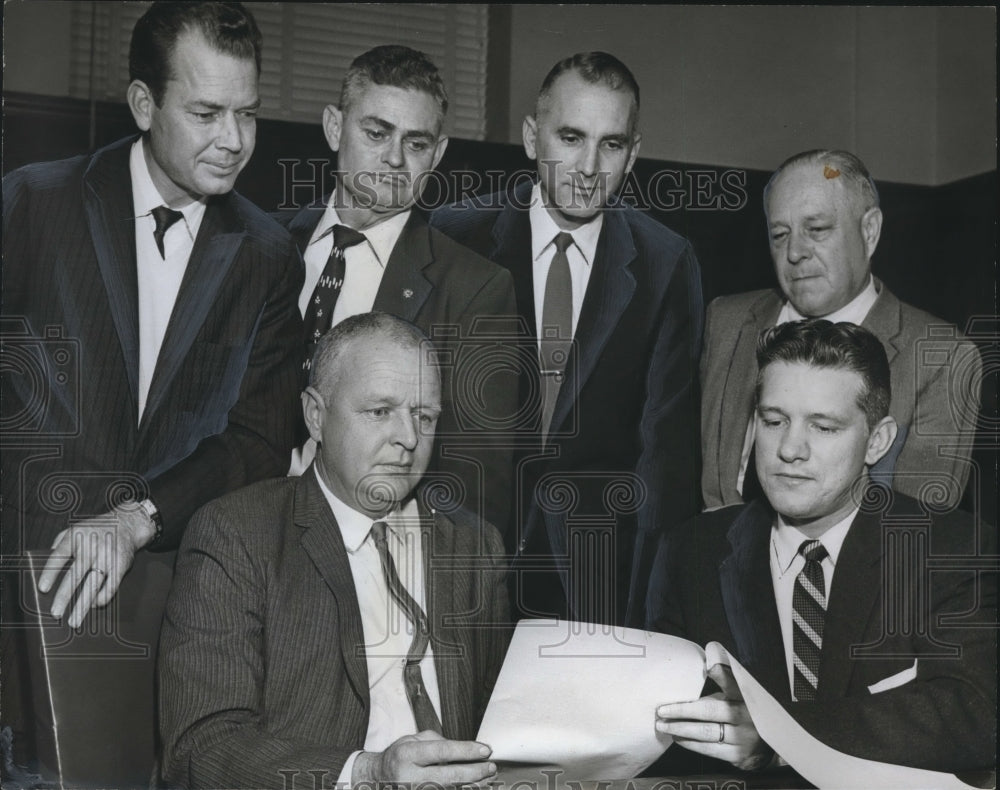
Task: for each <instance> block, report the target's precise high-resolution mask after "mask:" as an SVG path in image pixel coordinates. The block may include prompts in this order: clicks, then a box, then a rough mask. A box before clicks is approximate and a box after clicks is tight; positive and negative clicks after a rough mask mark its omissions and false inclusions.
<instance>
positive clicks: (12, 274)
mask: <svg viewBox="0 0 1000 790" xmlns="http://www.w3.org/2000/svg"><path fill="white" fill-rule="evenodd" d="M133 140H134V138H132V139H127V140H122V141H119V142H117V143H115V144H113V145H111V146H108V147H107V148H104V149H102V150H100V151H98V152H97V153H95V154H94V155H93V156H89V157H76V158H73V159H67V160H65V161H59V162H46V163H42V164H35V165H29V166H27V167H24V168H21V169H19V170H16V171H14V172H13V173H11V174H10V175H8V176H7V177H6V178H4V180H3V211H4V215H3V343H4V361H5V364H4V369H3V376H2V391H0V401H2V407H0V410H2V417H3V423H2V426H3V445H4V448H3V541H2V544H3V553H4V558H5V565H6V562H7V560H8V559H9V560H10V563H11V564H10V566H9V567H11V568H16V567H18V565H17V560H16V557H17V556H19V555H21V554H22V552H23V551H25V550H26V549H48V548H49V546H50V545H51V543H52V540H53V538H54V537H55V535H56V534H57V533H58V532H59V531H61V530H62V529H64V528H65V527H67V526H68V525H69V524H70V523H71V521H76V520H79V519H82V518H85V517H88V516H94V515H99V514H103V513H106V512H107V511H108V510H109V509H110V508H111V506H112V505H113V504H115V503H116V502H117V501H121V499H123V498H125V497H127V496H128V495H133V496H134V497H135V498H138V499H142V498H144V497H146V496H150V497H151V498H152V500H153V502H154V503H155V504H156V506H157V507H158V508H159V511H160V514H161V516H162V518H163V526H164V534H163V541H162V543H161V544H160V545H159V548H170V547H172V546H176V544H177V542H178V541H179V538H180V535H181V533H182V531H183V530H184V528H185V526H186V525H187V521H188V519H189V518H190V516H191V514H192V513H193V512H194V511H195V510H196V509H197V508H198V507H200V506H201V505H202V504H204V503H205V502H207V501H208V500H210V499H212V498H214V497H216V496H218V495H219V494H222V493H224V492H226V491H228V490H230V489H233V488H237V487H239V486H242V485H245V484H247V483H249V482H251V481H253V480H257V479H259V478H262V477H266V476H268V475H275V474H282V473H284V472H285V471H286V470H287V468H288V456H289V452H290V449H291V447H292V445H293V440H294V437H295V426H296V424H297V421H298V420H299V419H300V418H299V417H298V415H299V414H300V413H301V410H300V407H299V405H298V390H299V371H300V365H301V353H300V351H299V348H300V342H301V340H300V338H301V333H302V328H301V319H300V317H299V314H298V310H297V307H296V300H297V298H298V293H299V290H300V289H301V283H302V271H301V263H300V261H299V257H298V253H297V252H296V251H295V247H294V245H293V244H292V241H291V239H290V238H289V236H288V234H287V233H286V232H285V231H284V230H283V229H282V228H281V227H279V226H278V225H277V224H276V223H274V222H273V221H272V220H271V219H270V218H268V217H267V216H266V215H265V214H264V213H263V212H261V211H260V210H259V209H257V208H256V207H255V206H253V205H252V204H251V203H249V202H248V201H247V200H245V199H243V198H242V197H240V196H239V195H237V194H235V193H231V194H229V195H225V196H222V197H216V198H211V199H209V201H208V205H207V207H206V209H205V215H204V218H203V220H202V223H201V227H200V230H199V233H198V237H197V239H196V240H195V244H194V249H193V250H192V252H191V257H190V260H189V263H188V266H187V269H186V272H185V274H184V278H183V281H182V283H181V287H180V291H179V293H178V295H177V301H176V305H175V307H174V311H173V314H172V317H171V320H170V324H169V326H168V327H167V331H166V336H165V337H164V340H163V345H162V348H161V351H160V356H159V360H158V362H157V365H156V370H155V373H154V376H153V381H152V384H151V387H150V391H149V397H148V400H147V405H146V409H145V411H144V413H143V416H142V420H141V421H140V420H139V418H138V412H137V403H138V370H139V329H138V285H137V274H136V253H135V222H134V219H133V213H134V212H133V208H132V189H131V180H130V175H129V147H130V145H131V144H132V142H133ZM8 359H10V360H13V364H11V365H7V360H8ZM0 586H2V588H3V590H4V601H3V617H4V620H5V621H6V622H8V623H9V622H11V621H16V620H17V619H18V612H19V611H20V608H21V607H23V606H26V605H27V606H33V604H29V603H25V602H23V601H21V600H19V599H17V597H16V596H17V595H19V594H20V595H26V594H27V591H28V590H30V585H28V584H21V585H19V584H18V583H17V578H16V576H14V575H13V574H11V575H10V576H9V577H8V578H5V579H4V580H3V584H2V585H0ZM155 589H156V588H152V589H148V588H147V586H146V580H144V579H143V578H141V577H138V576H137V574H135V573H133V574H130V575H129V577H126V580H125V583H124V585H123V587H122V588H121V590H120V592H119V595H118V596H116V599H115V602H114V603H113V604H112V608H111V609H110V610H108V611H109V612H110V613H111V615H110V616H112V617H113V616H115V613H122V616H123V617H124V616H127V614H126V613H135V612H142V616H144V617H148V618H150V619H152V620H154V621H156V622H157V623H158V622H159V618H160V616H161V612H162V606H163V604H164V598H163V597H162V595H158V593H157V592H154V591H153V590H155ZM22 591H23V592H22ZM98 616H100V615H93V617H94V618H95V619H94V620H93V621H92V622H90V623H89V624H88V626H87V627H88V628H96V627H98V626H97V625H96V623H97V620H96V618H97V617H98ZM128 616H130V615H128ZM135 616H139V615H138V614H136V615H135ZM19 633H21V632H17V631H13V630H11V629H6V630H5V634H4V636H5V641H6V638H7V637H11V638H12V639H13V638H15V637H17V635H18V634H19ZM153 633H155V629H154V630H153ZM18 638H19V637H18ZM153 649H154V650H155V645H154V646H153ZM22 651H23V655H24V656H27V652H26V651H25V650H24V648H23V646H20V645H19V646H17V647H16V648H14V647H11V646H10V643H6V644H5V649H4V650H3V653H4V657H5V661H4V669H5V670H9V668H10V667H11V666H13V665H14V663H13V661H10V662H8V661H7V660H6V659H7V658H8V657H11V658H12V657H13V655H15V654H18V655H20V654H22ZM135 665H136V662H135V661H133V662H131V665H130V670H134V671H133V672H131V673H128V674H129V676H130V677H140V676H141V679H140V680H139V681H137V682H136V685H134V686H133V685H130V682H126V681H124V680H121V679H120V678H116V679H114V681H113V683H112V684H109V685H103V684H100V683H96V685H92V686H91V688H90V689H88V693H89V694H91V695H93V699H95V700H100V702H101V704H103V705H106V706H108V707H110V708H120V707H123V706H126V705H128V706H131V707H132V708H133V709H135V708H136V707H141V706H146V707H147V709H148V710H149V727H148V730H147V731H146V732H145V733H138V732H135V731H107V732H96V733H95V732H92V731H91V732H90V733H89V735H90V736H92V737H93V738H94V740H95V741H96V742H98V743H99V745H97V746H95V747H94V748H97V749H108V750H110V749H119V750H130V752H133V753H134V752H141V751H146V752H148V754H147V755H146V757H147V760H148V763H147V766H146V767H145V768H144V769H142V772H141V773H140V774H139V775H138V776H122V775H114V772H113V771H112V772H111V773H104V774H102V775H99V776H86V777H84V776H67V777H64V778H65V779H66V781H75V782H87V783H95V784H102V785H119V784H123V783H132V782H134V781H136V780H137V779H138V780H145V779H146V778H148V776H149V770H150V767H151V766H152V763H153V757H154V755H153V730H154V725H153V719H154V714H153V661H152V656H150V657H149V660H148V661H145V662H143V669H144V673H143V672H142V671H139V670H136V669H135ZM19 668H20V671H22V672H23V671H24V670H25V668H24V667H23V666H20V665H19ZM37 670H40V667H37V666H34V665H32V666H31V671H30V673H29V674H30V675H31V678H30V681H29V679H28V677H26V676H21V677H19V678H18V680H17V681H16V682H11V677H10V675H9V674H8V675H6V678H7V680H8V682H7V683H5V686H6V689H5V694H4V697H5V699H4V703H5V704H4V720H5V722H9V721H11V718H13V720H14V726H15V727H16V728H17V731H18V737H19V739H20V740H19V743H20V744H21V745H24V746H26V747H27V748H29V749H31V750H32V751H33V749H34V747H32V746H31V745H30V740H31V732H32V731H33V730H36V729H37V731H38V732H37V738H38V746H37V748H38V749H39V750H40V751H45V748H44V746H43V743H44V742H45V741H46V740H47V739H48V738H49V737H50V736H49V733H48V732H47V729H46V727H45V725H43V724H42V718H43V717H44V713H39V712H40V711H42V712H44V711H46V710H48V704H49V703H48V701H47V700H46V699H45V698H44V697H37V696H35V697H31V696H30V695H29V693H28V689H29V688H30V687H32V685H34V687H35V688H36V689H42V688H45V685H44V682H39V681H40V679H41V680H42V681H43V680H44V678H42V673H41V672H40V671H37ZM57 718H58V719H60V720H59V724H60V726H62V727H64V728H65V730H64V733H63V735H64V737H74V733H76V734H79V733H80V732H81V731H82V730H83V729H85V728H86V727H87V726H88V723H87V722H80V721H72V720H68V719H67V717H58V716H57ZM40 756H41V757H42V759H43V761H46V760H47V759H51V756H50V755H46V754H42V755H40Z"/></svg>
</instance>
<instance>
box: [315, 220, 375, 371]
mask: <svg viewBox="0 0 1000 790" xmlns="http://www.w3.org/2000/svg"><path fill="white" fill-rule="evenodd" d="M330 232H332V233H333V248H332V249H331V250H330V257H329V258H327V259H326V266H325V267H324V268H323V273H322V274H321V275H320V276H319V282H317V283H316V287H315V288H314V289H313V293H312V298H311V299H310V300H309V304H308V306H307V307H306V314H305V317H304V318H303V324H304V326H305V329H306V358H305V362H304V363H303V365H302V368H303V370H309V368H310V367H312V357H313V352H314V351H315V350H316V344H317V343H318V342H319V339H320V338H321V337H323V335H324V334H325V333H326V331H327V330H328V329H329V328H330V326H331V325H332V321H333V308H334V307H335V306H336V304H337V297H338V296H339V295H340V289H341V288H342V287H343V286H344V274H345V273H346V265H345V262H344V251H345V250H347V248H348V247H353V246H354V245H356V244H362V243H363V242H365V241H366V239H365V235H364V234H363V233H358V231H356V230H354V228H349V227H347V226H346V225H334V226H333V227H332V228H331V229H330V230H328V231H326V233H324V234H323V236H326V235H327V234H328V233H330ZM323 236H320V238H323ZM318 240H319V239H317V241H318Z"/></svg>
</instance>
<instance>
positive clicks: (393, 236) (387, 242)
mask: <svg viewBox="0 0 1000 790" xmlns="http://www.w3.org/2000/svg"><path fill="white" fill-rule="evenodd" d="M335 195H336V192H334V193H333V194H332V195H330V200H329V202H328V203H327V205H326V210H325V211H324V212H323V216H322V217H320V220H319V223H318V224H317V225H316V230H315V231H313V235H312V239H311V240H310V241H309V244H315V243H316V242H317V241H319V240H320V239H321V238H323V237H324V236H326V235H328V231H329V230H330V228H332V227H333V226H334V225H342V224H344V223H342V222H341V221H340V215H339V214H337V209H336V208H335V207H334V205H333V200H334V196H335ZM411 212H412V209H407V210H406V211H401V212H399V213H398V214H393V215H392V216H391V217H389V218H388V219H385V220H382V221H381V222H379V223H378V224H377V225H372V226H371V227H370V228H366V229H365V230H363V231H361V232H362V233H364V234H365V238H366V239H367V240H368V246H369V247H370V248H371V250H372V252H373V253H375V259H376V260H377V261H378V264H379V266H381V267H382V268H383V269H384V268H385V266H386V264H387V263H388V262H389V256H390V255H392V250H393V248H394V247H395V246H396V242H397V241H399V235H400V234H401V233H402V232H403V227H404V226H405V225H406V223H407V222H408V221H409V219H410V214H411Z"/></svg>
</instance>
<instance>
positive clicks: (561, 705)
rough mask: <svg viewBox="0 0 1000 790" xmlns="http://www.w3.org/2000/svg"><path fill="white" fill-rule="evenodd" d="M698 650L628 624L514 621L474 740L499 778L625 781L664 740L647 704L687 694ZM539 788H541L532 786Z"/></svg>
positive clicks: (691, 693)
mask: <svg viewBox="0 0 1000 790" xmlns="http://www.w3.org/2000/svg"><path fill="white" fill-rule="evenodd" d="M704 683H705V655H704V652H703V651H702V649H701V648H700V647H698V646H697V645H695V644H694V643H693V642H688V641H687V640H685V639H678V638H677V637H672V636H665V635H663V634H656V633H652V632H649V631H640V630H636V629H631V628H614V629H612V628H610V627H607V626H595V625H591V624H589V623H568V622H558V623H557V622H556V621H552V620H522V621H521V622H520V623H518V625H517V629H516V630H515V631H514V637H513V639H512V640H511V643H510V648H509V649H508V650H507V658H506V659H505V660H504V664H503V668H502V669H501V670H500V676H499V677H498V678H497V683H496V687H495V688H494V690H493V696H492V697H491V698H490V704H489V707H488V708H487V710H486V716H485V717H484V719H483V723H482V726H481V727H480V729H479V735H478V737H477V740H478V741H480V742H481V743H486V744H489V745H490V746H491V747H492V748H493V757H492V759H493V760H494V761H495V762H497V764H498V768H499V769H500V777H499V778H500V780H501V781H505V782H508V783H511V782H515V781H520V780H522V779H524V780H532V779H534V780H538V779H539V777H540V776H541V777H542V779H543V781H544V775H542V774H541V771H543V770H546V771H547V770H558V771H560V773H559V774H558V775H557V776H556V780H557V781H558V782H563V781H575V780H583V779H630V778H632V777H634V776H636V775H637V774H638V773H640V772H641V771H642V770H643V769H644V768H645V767H646V766H648V765H649V764H650V763H652V762H653V761H654V760H655V759H656V758H657V757H659V756H660V755H661V754H662V753H663V751H664V750H665V749H666V748H667V747H668V746H669V745H670V743H671V739H670V737H669V736H667V735H663V734H660V733H657V732H656V729H655V723H656V706H657V705H660V704H662V703H664V702H681V701H684V700H692V699H697V698H698V697H699V696H700V694H701V689H702V686H704ZM542 786H545V785H542Z"/></svg>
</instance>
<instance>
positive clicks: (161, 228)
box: [149, 206, 184, 260]
mask: <svg viewBox="0 0 1000 790" xmlns="http://www.w3.org/2000/svg"><path fill="white" fill-rule="evenodd" d="M149 213H150V214H152V215H153V222H154V223H156V226H155V227H154V228H153V238H154V239H156V249H158V250H159V251H160V257H161V258H163V259H164V260H165V259H166V257H167V255H166V253H165V252H164V251H163V237H164V236H165V235H166V234H167V230H168V229H169V228H170V226H171V225H173V224H174V223H175V222H177V220H179V219H183V218H184V215H183V214H181V212H179V211H174V210H173V209H172V208H167V207H166V206H157V207H156V208H154V209H153V210H152V211H151V212H149Z"/></svg>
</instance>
